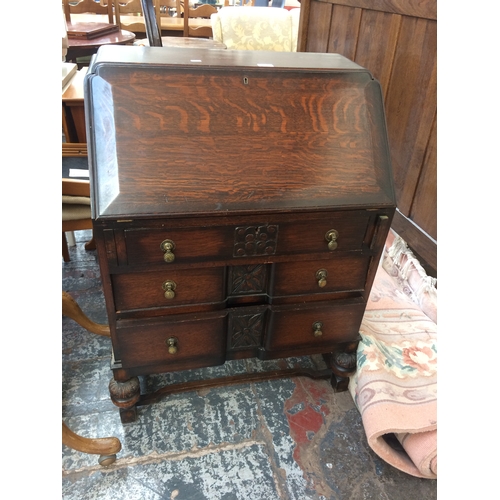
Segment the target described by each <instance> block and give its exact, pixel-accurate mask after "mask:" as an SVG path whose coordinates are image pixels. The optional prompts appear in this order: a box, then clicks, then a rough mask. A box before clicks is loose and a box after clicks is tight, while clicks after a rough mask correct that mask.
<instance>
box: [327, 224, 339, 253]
mask: <svg viewBox="0 0 500 500" xmlns="http://www.w3.org/2000/svg"><path fill="white" fill-rule="evenodd" d="M338 237H339V232H338V231H337V230H335V229H330V231H328V232H327V233H326V234H325V240H326V241H328V250H335V249H336V248H337V246H338V243H337V239H338Z"/></svg>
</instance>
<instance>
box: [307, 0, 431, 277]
mask: <svg viewBox="0 0 500 500" xmlns="http://www.w3.org/2000/svg"><path fill="white" fill-rule="evenodd" d="M302 7H303V12H302V14H304V16H302V14H301V22H302V26H301V32H300V37H299V50H307V51H309V52H312V51H314V52H338V53H339V54H342V55H344V56H346V57H348V58H349V59H352V60H353V61H355V62H356V63H358V64H360V65H361V66H363V67H365V68H367V69H369V70H370V72H371V73H372V74H373V76H374V77H375V78H376V79H377V80H379V82H380V84H381V86H382V90H383V92H384V100H385V110H386V118H387V129H388V134H389V145H390V148H391V158H392V166H393V172H394V181H395V187H396V196H397V203H398V209H399V210H400V212H401V213H400V216H399V217H395V219H394V224H396V225H397V230H398V231H399V232H400V234H401V235H403V234H404V235H405V236H407V237H408V240H407V241H408V243H409V244H410V246H411V247H412V249H413V250H415V251H417V252H418V253H419V255H420V256H423V257H424V259H427V260H426V264H428V266H429V268H433V269H437V263H436V251H437V248H436V240H437V227H436V226H437V223H436V206H437V203H436V192H437V187H436V178H437V175H436V170H437V165H436V156H437V155H436V122H435V121H436V87H437V33H436V31H437V21H436V20H437V2H436V0H302ZM329 7H333V9H331V10H329ZM394 227H395V228H396V226H394ZM428 235H429V236H431V238H432V239H431V238H429V237H428Z"/></svg>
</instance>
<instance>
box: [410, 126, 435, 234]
mask: <svg viewBox="0 0 500 500" xmlns="http://www.w3.org/2000/svg"><path fill="white" fill-rule="evenodd" d="M436 164H437V131H436V117H434V123H433V124H432V129H431V135H430V139H429V144H428V146H427V150H426V153H425V158H424V164H423V167H422V173H421V174H420V178H419V180H418V185H417V190H416V193H415V199H414V200H413V205H412V207H411V212H410V218H411V219H412V220H413V221H414V222H415V224H417V225H419V226H420V227H422V228H425V230H426V232H427V233H428V234H429V235H430V236H432V238H434V239H435V240H437V217H436V214H437V169H436Z"/></svg>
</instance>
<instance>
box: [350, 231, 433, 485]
mask: <svg viewBox="0 0 500 500" xmlns="http://www.w3.org/2000/svg"><path fill="white" fill-rule="evenodd" d="M360 335H361V339H362V340H361V342H360V343H359V347H358V352H357V363H358V369H357V372H356V375H355V376H353V377H351V381H350V384H349V390H350V392H351V394H352V396H353V399H354V401H355V403H356V406H357V407H358V409H359V411H360V413H361V416H362V420H363V425H364V428H365V432H366V436H367V439H368V443H369V445H370V447H371V448H372V449H373V451H374V452H375V453H377V454H378V455H379V456H380V457H381V458H382V459H384V460H385V461H386V462H388V463H389V464H391V465H393V466H394V467H396V468H398V469H400V470H402V471H404V472H406V473H408V474H411V475H413V476H417V477H423V478H429V479H436V478H437V290H436V280H435V279H434V278H430V277H429V276H427V275H426V273H425V271H424V270H423V268H422V267H421V266H420V264H419V263H418V261H417V260H416V259H415V257H414V256H413V254H412V253H411V251H410V250H409V249H408V247H407V246H406V243H405V242H404V241H403V240H402V239H401V238H400V237H399V236H397V235H396V234H395V233H393V232H391V233H390V235H389V237H388V239H387V241H386V246H385V249H384V254H383V256H382V260H381V264H380V266H379V269H378V271H377V275H376V277H375V281H374V284H373V288H372V291H371V294H370V297H369V300H368V305H367V309H366V312H365V315H364V317H363V321H362V323H361V328H360Z"/></svg>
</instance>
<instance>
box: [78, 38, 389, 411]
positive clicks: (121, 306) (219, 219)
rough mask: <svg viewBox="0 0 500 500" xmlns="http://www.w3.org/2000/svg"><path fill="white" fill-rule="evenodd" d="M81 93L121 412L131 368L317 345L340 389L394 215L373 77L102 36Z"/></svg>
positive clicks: (338, 63)
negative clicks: (124, 43)
mask: <svg viewBox="0 0 500 500" xmlns="http://www.w3.org/2000/svg"><path fill="white" fill-rule="evenodd" d="M200 54H201V55H200ZM85 102H86V103H88V104H87V106H88V107H87V117H88V127H89V129H88V130H89V134H88V135H89V137H90V138H91V140H90V141H89V153H90V154H89V159H90V165H91V185H92V210H93V219H94V235H95V239H96V242H97V247H98V254H99V263H100V267H101V273H102V279H103V287H104V293H105V298H106V305H107V312H108V317H109V321H110V327H111V337H112V344H113V365H112V368H113V372H114V380H113V381H112V383H111V384H110V392H111V398H112V400H113V402H114V403H115V404H116V405H117V406H119V407H120V408H121V410H122V411H121V415H122V420H123V421H130V420H133V418H134V411H133V409H134V405H137V404H141V402H143V401H144V396H145V395H141V394H139V384H138V383H137V379H136V377H137V376H141V375H148V374H153V373H163V372H169V371H174V370H183V369H191V368H197V367H204V366H213V365H218V364H222V363H224V362H225V361H226V360H228V359H240V358H245V357H258V358H260V359H273V358H281V357H289V356H300V355H305V354H324V356H325V359H326V360H327V362H328V366H329V369H330V370H331V371H330V375H331V377H332V384H333V385H334V387H336V388H337V389H339V390H340V389H345V387H346V381H347V380H348V378H347V377H348V375H349V374H351V373H353V370H354V369H355V366H356V363H355V352H356V346H357V342H358V340H359V336H358V328H359V325H360V323H361V319H362V317H363V313H364V310H365V306H366V300H367V298H368V295H369V292H370V289H371V285H372V282H373V278H374V275H375V272H376V268H377V266H378V262H379V259H380V255H381V251H382V248H383V244H384V241H385V238H386V236H387V232H388V230H389V227H390V224H391V221H392V218H393V215H394V210H395V200H394V190H393V182H392V174H391V167H390V160H389V151H388V147H387V135H386V129H385V120H384V112H383V103H382V96H381V92H380V86H379V84H378V82H377V81H376V80H374V79H373V78H372V75H371V74H370V73H369V72H368V71H366V70H365V69H364V68H362V67H361V66H358V65H357V64H354V63H352V62H351V61H349V60H348V59H346V58H344V57H341V56H338V55H331V54H330V55H327V54H325V55H321V54H296V53H280V54H277V53H272V52H252V51H246V52H236V51H224V50H207V51H203V52H201V53H200V52H199V51H194V50H190V49H175V48H172V49H168V48H164V49H162V50H160V51H158V50H155V49H154V48H146V47H129V48H123V49H122V48H119V47H107V48H103V49H102V50H100V52H99V54H98V55H97V57H96V58H95V59H94V60H93V63H92V65H91V67H90V69H89V73H88V76H87V79H86V100H85Z"/></svg>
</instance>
